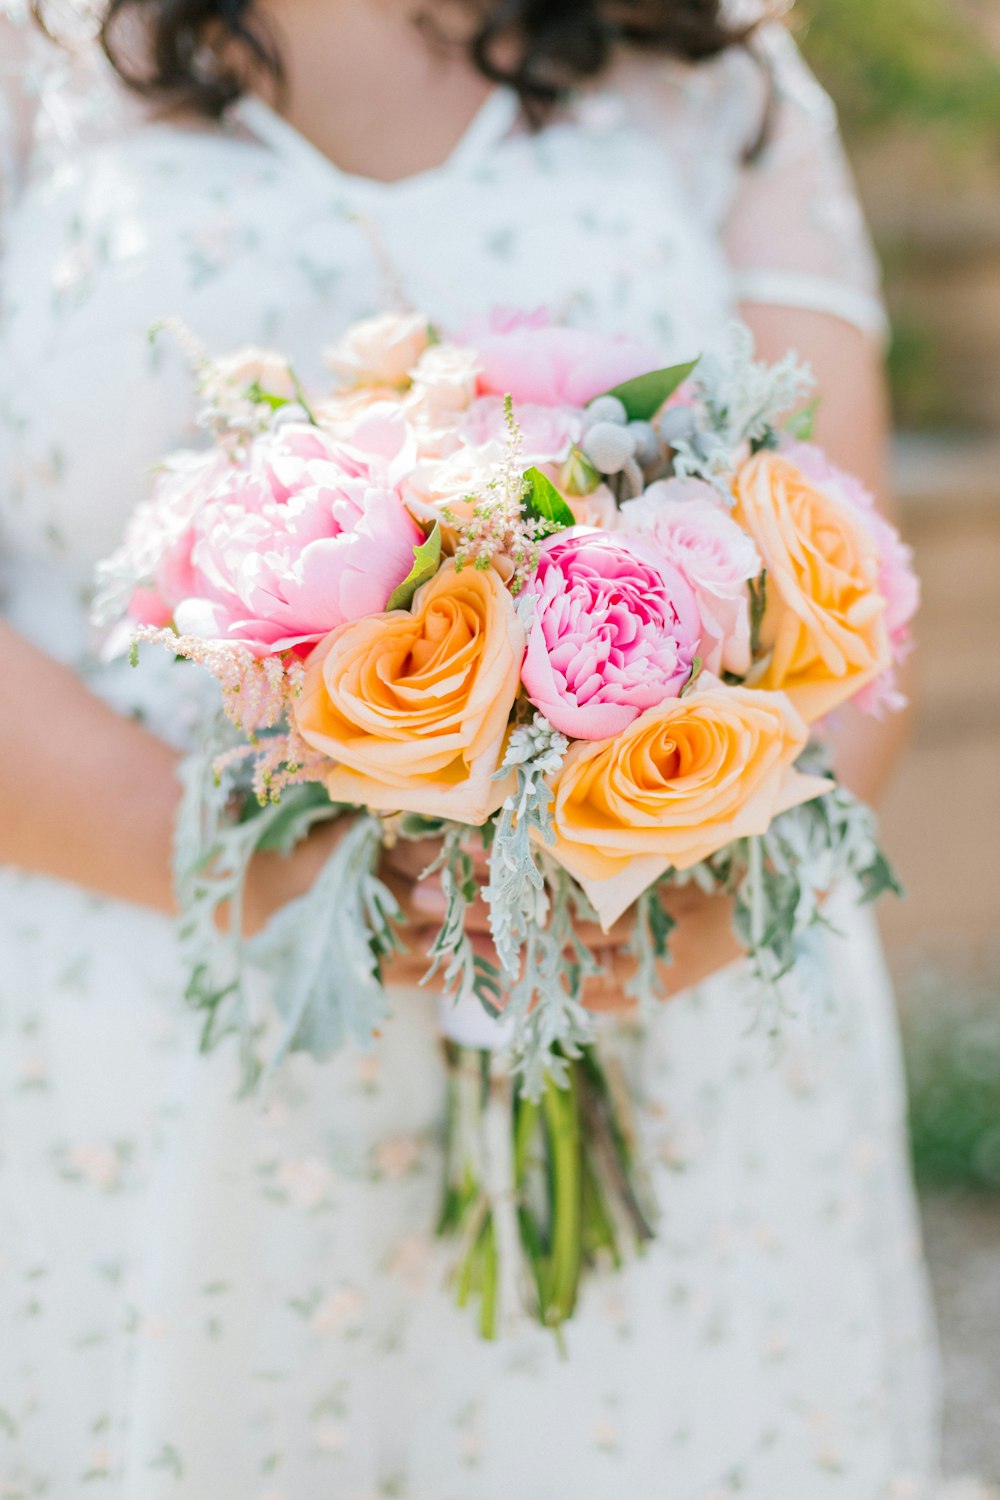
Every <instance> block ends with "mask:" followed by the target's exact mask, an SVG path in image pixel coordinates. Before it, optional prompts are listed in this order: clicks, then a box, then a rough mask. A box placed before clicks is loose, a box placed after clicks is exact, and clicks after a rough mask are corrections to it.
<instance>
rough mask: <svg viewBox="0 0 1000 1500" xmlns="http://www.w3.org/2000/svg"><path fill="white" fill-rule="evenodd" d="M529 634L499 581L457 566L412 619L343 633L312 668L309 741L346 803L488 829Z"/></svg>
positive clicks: (408, 613)
mask: <svg viewBox="0 0 1000 1500" xmlns="http://www.w3.org/2000/svg"><path fill="white" fill-rule="evenodd" d="M523 655H524V630H523V628H522V626H521V623H520V621H519V619H518V617H517V614H516V611H515V609H514V602H513V600H512V599H511V597H510V594H509V593H508V592H507V590H506V588H504V585H503V583H502V582H501V580H500V578H499V577H498V575H497V574H496V573H495V572H494V571H493V570H492V569H487V570H486V571H479V570H478V569H476V568H471V567H467V568H463V569H462V571H461V572H458V571H457V570H456V568H455V564H454V563H453V562H447V563H445V564H444V566H443V567H442V568H441V569H440V570H439V571H438V572H437V573H436V574H435V575H434V577H433V578H432V579H431V580H430V582H429V583H425V584H424V585H423V587H422V588H420V589H418V590H417V593H416V595H415V596H414V599H413V606H412V610H402V609H400V610H392V611H391V612H389V613H388V614H381V615H370V616H368V617H367V618H365V619H362V620H355V621H353V622H352V623H350V624H348V625H344V626H342V627H341V628H340V629H338V630H334V631H333V632H332V633H331V634H330V635H328V636H327V637H326V639H325V640H323V641H321V642H320V643H319V645H318V646H317V647H316V649H315V651H314V652H313V653H312V655H311V656H310V658H309V661H308V663H307V668H306V678H305V684H304V686H303V690H302V694H301V697H300V698H299V700H298V702H297V704H296V708H295V718H296V722H297V724H298V727H299V729H300V730H301V733H302V736H303V738H304V739H305V740H307V741H308V743H309V744H310V745H312V746H314V747H315V748H316V749H317V750H322V751H323V752H324V753H325V754H327V755H329V756H330V757H331V759H332V760H333V761H334V762H335V763H336V764H335V765H334V766H333V767H332V769H331V770H330V772H329V774H328V775H327V777H326V785H327V788H328V789H329V792H330V796H331V797H332V798H333V799H334V801H335V802H350V803H358V804H364V805H366V806H368V807H373V808H376V809H378V810H379V811H383V812H397V811H398V812H418V813H424V814H426V815H428V816H431V817H448V818H454V819H456V820H457V821H459V822H463V823H484V822H485V821H486V819H487V818H488V817H489V816H490V814H491V813H493V812H495V811H496V809H497V808H498V807H499V806H500V804H501V802H502V801H503V799H504V797H505V796H506V794H507V792H508V791H509V790H510V787H509V785H508V784H507V783H506V782H497V781H493V780H492V779H491V778H492V776H493V773H494V772H495V771H496V770H497V767H498V765H499V763H500V760H501V758H502V752H503V745H504V739H505V736H506V730H507V720H508V717H509V715H510V710H511V706H512V705H513V702H514V697H515V695H516V693H517V688H518V678H519V672H520V667H521V659H522V657H523Z"/></svg>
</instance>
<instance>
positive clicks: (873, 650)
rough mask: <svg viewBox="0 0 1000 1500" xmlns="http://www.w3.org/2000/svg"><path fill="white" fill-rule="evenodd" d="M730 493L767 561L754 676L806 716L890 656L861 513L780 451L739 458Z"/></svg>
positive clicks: (823, 710)
mask: <svg viewBox="0 0 1000 1500" xmlns="http://www.w3.org/2000/svg"><path fill="white" fill-rule="evenodd" d="M735 492H736V510H735V512H734V514H735V518H736V520H737V521H739V522H740V524H741V525H742V526H744V527H745V528H746V530H747V531H748V532H749V533H750V535H751V536H752V537H753V540H754V542H755V543H756V544H757V550H758V551H759V552H760V554H761V556H762V557H763V559H764V565H765V567H766V568H767V609H766V611H765V614H764V620H763V623H762V628H761V644H762V646H763V647H764V648H765V649H766V650H767V651H769V652H770V659H769V661H768V663H767V666H766V669H765V671H764V673H763V675H762V676H761V677H760V678H759V680H758V685H759V686H760V687H764V688H775V689H782V690H783V691H784V692H786V693H787V694H788V696H789V697H790V698H791V700H792V702H793V703H794V704H795V706H796V708H797V709H798V710H799V712H800V713H801V714H802V717H803V718H804V719H805V720H806V721H807V723H810V724H811V723H813V722H814V721H815V720H816V719H820V718H822V717H823V715H824V714H827V713H829V712H830V710H831V709H834V708H836V707H837V706H838V705H839V704H841V703H844V702H846V701H847V699H848V698H852V697H853V696H854V694H855V693H856V692H857V691H858V690H859V689H860V688H863V687H865V685H866V684H867V683H869V682H872V681H874V679H875V678H876V677H878V676H879V674H880V673H882V672H884V671H885V669H886V668H887V667H888V666H889V664H890V659H891V653H890V648H889V637H888V632H887V630H886V624H885V608H886V606H885V599H884V598H883V596H882V594H881V593H880V592H879V588H878V579H879V566H880V564H879V555H878V549H877V547H876V545H875V542H874V541H873V540H872V537H871V535H870V533H869V530H868V528H867V527H866V526H865V524H864V521H863V519H862V518H861V517H860V516H858V515H857V514H856V513H855V512H854V511H852V510H851V508H850V507H849V506H848V505H846V504H844V503H843V501H841V500H838V499H837V498H836V497H835V496H833V495H830V494H828V493H827V492H826V491H825V490H823V489H821V488H820V487H819V486H818V485H817V484H814V483H813V482H812V481H811V480H809V479H808V478H807V477H806V475H805V474H803V473H802V471H801V469H798V468H796V466H795V465H794V464H792V463H789V461H788V460H787V459H786V458H783V457H782V456H781V455H780V454H777V453H758V454H757V455H756V457H755V458H751V459H750V460H749V461H748V462H747V463H745V464H744V465H743V467H742V468H741V469H740V471H739V473H738V474H737V476H736V485H735Z"/></svg>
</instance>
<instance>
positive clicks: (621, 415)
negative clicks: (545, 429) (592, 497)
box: [580, 396, 694, 499]
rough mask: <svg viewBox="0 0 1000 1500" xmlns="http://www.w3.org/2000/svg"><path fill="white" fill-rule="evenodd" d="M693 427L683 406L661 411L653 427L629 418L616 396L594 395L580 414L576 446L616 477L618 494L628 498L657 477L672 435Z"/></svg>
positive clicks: (599, 468)
mask: <svg viewBox="0 0 1000 1500" xmlns="http://www.w3.org/2000/svg"><path fill="white" fill-rule="evenodd" d="M693 428H694V419H693V414H692V413H690V412H688V411H687V410H686V409H685V408H673V409H672V410H670V411H667V412H665V413H664V414H663V416H662V417H661V418H660V421H659V423H658V424H657V426H656V427H654V426H653V424H652V422H642V421H634V420H633V421H631V422H630V421H629V417H628V412H627V411H626V409H625V405H624V403H623V402H622V401H620V400H619V399H618V397H617V396H598V397H597V399H596V400H595V401H592V402H591V403H590V405H589V406H588V407H587V410H586V412H585V414H584V427H583V437H582V439H581V441H580V448H581V451H582V452H583V454H584V456H585V458H586V459H587V460H588V462H589V463H591V464H592V465H593V467H594V468H595V469H596V470H597V472H598V473H599V474H603V475H604V476H605V477H606V478H609V479H614V480H617V485H616V488H618V489H620V490H621V492H622V493H621V494H620V496H619V498H620V499H628V498H630V497H631V496H633V495H640V494H641V493H642V491H643V489H644V488H645V486H646V485H647V484H649V483H650V481H652V480H653V479H658V478H659V477H660V475H661V474H662V473H663V472H664V469H665V467H666V462H667V454H668V450H669V449H670V448H672V447H673V445H674V441H675V439H676V438H677V437H678V436H685V437H686V436H687V435H688V432H689V430H693Z"/></svg>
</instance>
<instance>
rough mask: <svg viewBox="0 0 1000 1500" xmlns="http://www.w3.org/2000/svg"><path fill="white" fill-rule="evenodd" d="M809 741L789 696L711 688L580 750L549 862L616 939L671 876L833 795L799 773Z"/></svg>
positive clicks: (561, 801) (558, 808) (558, 805)
mask: <svg viewBox="0 0 1000 1500" xmlns="http://www.w3.org/2000/svg"><path fill="white" fill-rule="evenodd" d="M807 737H808V730H807V729H806V726H805V724H804V723H803V722H802V719H801V718H800V717H799V715H798V714H797V713H796V711H795V709H794V708H793V707H792V705H791V704H790V703H789V701H788V699H787V698H786V696H785V695H784V693H768V692H761V691H760V690H759V689H755V688H742V687H725V686H723V684H722V683H720V682H717V681H716V680H715V679H714V678H711V679H708V680H707V681H705V682H704V684H703V685H702V686H701V687H699V688H698V689H697V690H696V691H695V692H693V693H691V694H690V695H689V696H687V697H684V698H671V699H669V700H668V701H667V702H666V703H663V704H662V705H661V706H660V707H659V708H651V709H648V710H647V711H646V713H644V714H642V715H641V717H640V718H638V719H636V720H635V722H634V723H633V724H631V725H630V726H629V727H628V728H627V729H626V730H625V732H624V733H623V734H621V735H618V736H617V737H616V738H615V739H612V740H598V741H585V740H581V741H578V742H577V743H576V744H574V745H573V746H572V748H571V749H570V751H569V754H568V755H567V756H566V759H565V761H564V763H563V767H562V770H561V771H560V772H559V774H558V777H557V778H556V780H555V783H554V786H553V790H554V793H555V805H554V809H553V823H554V826H555V832H556V843H555V844H554V845H553V846H551V847H550V848H549V850H548V852H549V853H550V854H551V855H552V857H553V858H554V859H556V860H557V861H558V862H559V863H560V864H561V865H563V866H564V867H565V868H566V869H567V870H568V871H569V872H570V874H571V875H573V876H575V877H576V879H577V880H578V881H579V882H580V884H581V885H582V886H583V889H584V890H585V891H586V893H587V895H588V896H589V897H590V900H591V901H592V902H593V904H594V907H595V908H596V910H597V913H598V916H599V917H600V919H601V923H602V925H603V926H604V927H605V929H607V928H608V927H610V925H611V923H612V922H614V921H615V920H616V919H617V918H618V917H620V916H621V914H622V912H624V911H625V910H626V908H627V907H629V906H630V905H631V904H632V902H633V901H634V900H635V899H636V897H637V896H639V895H640V894H641V893H642V892H643V891H644V890H645V889H646V887H647V886H648V885H651V884H652V882H653V881H654V880H657V879H659V877H660V876H661V875H663V874H664V873H665V872H666V871H667V870H669V869H675V870H687V869H689V868H690V867H691V866H692V865H695V864H697V863H698V861H699V860H702V859H707V858H708V856H709V855H710V854H715V853H716V852H717V851H718V850H719V849H722V848H724V847H725V845H726V844H729V843H731V842H732V841H733V840H734V839H739V838H746V837H748V836H749V835H750V834H759V833H764V832H765V831H766V830H767V828H768V826H769V825H770V823H771V820H772V819H773V818H774V817H776V816H777V814H778V813H780V812H784V811H785V810H786V809H787V808H789V807H795V806H796V805H797V804H798V803H800V802H808V801H809V800H810V799H811V798H812V797H818V796H819V795H820V794H821V793H823V792H825V791H828V790H829V788H830V786H831V783H830V782H829V781H825V780H823V779H822V778H821V777H817V776H803V775H801V774H800V773H799V772H797V771H795V770H793V769H792V765H793V762H794V760H795V759H796V757H797V756H798V754H799V752H800V751H801V750H802V747H803V746H804V745H805V743H806V739H807Z"/></svg>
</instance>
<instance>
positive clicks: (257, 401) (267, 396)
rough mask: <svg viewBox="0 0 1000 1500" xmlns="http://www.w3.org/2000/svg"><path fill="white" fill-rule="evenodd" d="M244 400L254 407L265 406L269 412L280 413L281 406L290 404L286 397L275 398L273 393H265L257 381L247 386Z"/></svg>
mask: <svg viewBox="0 0 1000 1500" xmlns="http://www.w3.org/2000/svg"><path fill="white" fill-rule="evenodd" d="M246 398H247V400H248V401H252V402H253V403H254V405H255V406H267V407H269V408H270V409H271V411H280V410H281V408H282V407H283V406H288V405H289V404H290V403H289V400H288V397H287V396H276V395H275V394H274V392H273V391H265V389H264V387H263V386H262V385H261V383H260V381H259V380H255V381H253V383H252V384H251V385H248V386H247V388H246Z"/></svg>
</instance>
